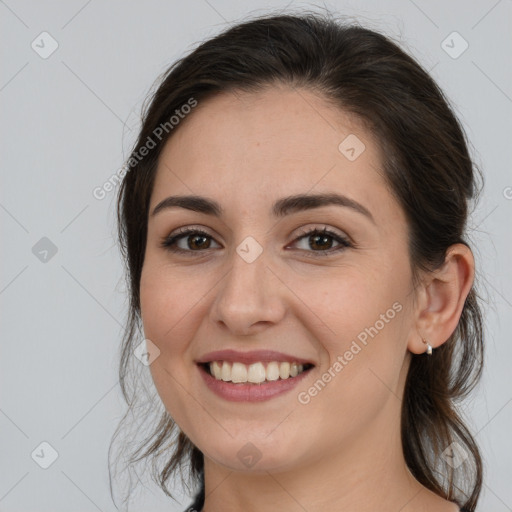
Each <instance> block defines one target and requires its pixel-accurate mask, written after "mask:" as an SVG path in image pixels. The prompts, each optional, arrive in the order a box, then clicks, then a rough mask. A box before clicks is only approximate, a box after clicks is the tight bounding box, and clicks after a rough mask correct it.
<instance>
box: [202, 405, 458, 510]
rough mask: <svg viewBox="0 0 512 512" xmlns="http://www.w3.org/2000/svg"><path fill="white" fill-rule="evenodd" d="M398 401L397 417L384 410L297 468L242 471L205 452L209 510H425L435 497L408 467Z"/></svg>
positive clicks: (206, 490) (206, 504)
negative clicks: (364, 427)
mask: <svg viewBox="0 0 512 512" xmlns="http://www.w3.org/2000/svg"><path fill="white" fill-rule="evenodd" d="M393 400H396V402H398V403H397V404H393V408H395V409H396V411H395V412H398V414H396V415H395V418H396V421H395V422H390V421H389V416H387V415H384V414H383V415H382V417H381V418H377V419H376V421H375V422H372V426H371V428H369V429H368V431H367V432H357V438H356V437H355V436H354V438H353V439H345V440H344V442H343V444H342V445H341V446H338V447H337V448H335V449H333V450H332V451H331V452H330V453H329V455H328V456H327V455H326V454H325V453H323V454H319V455H318V456H317V457H316V458H315V457H310V458H308V460H307V461H306V463H301V464H300V465H299V464H298V465H297V467H296V468H295V469H290V470H287V471H272V470H268V471H264V472H262V473H259V474H255V473H241V472H234V471H230V470H229V469H227V468H225V467H223V466H220V465H218V464H216V463H215V462H214V461H212V460H211V459H208V458H206V457H205V464H204V470H205V494H206V499H205V506H204V509H203V510H204V512H217V511H219V512H220V511H221V510H222V511H223V512H231V511H239V510H244V511H246V512H257V511H261V510H339V511H343V512H345V511H346V512H348V511H351V512H352V511H357V512H370V511H371V512H374V511H375V510H380V511H387V510H389V511H393V512H396V511H397V510H400V511H401V512H409V511H412V510H420V507H419V506H418V504H419V503H420V501H421V500H425V499H426V498H429V499H432V496H430V497H428V496H426V494H429V493H430V491H428V490H426V489H425V488H424V487H423V486H422V485H421V484H420V483H419V482H418V481H417V480H415V479H414V477H413V476H412V475H411V473H410V472H409V470H408V468H407V466H406V463H405V460H404V458H403V452H402V446H401V440H400V428H399V417H400V415H399V411H400V402H399V400H397V399H396V398H395V397H393ZM388 412H389V411H388ZM430 494H432V493H430ZM439 499H440V498H439ZM439 510H441V509H439ZM448 510H453V508H450V509H448Z"/></svg>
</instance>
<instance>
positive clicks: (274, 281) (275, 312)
mask: <svg viewBox="0 0 512 512" xmlns="http://www.w3.org/2000/svg"><path fill="white" fill-rule="evenodd" d="M264 254H265V253H264V252H263V253H262V254H261V255H260V256H259V257H258V258H257V259H256V260H255V261H252V262H251V263H248V262H247V261H245V260H244V259H243V258H242V257H241V256H240V255H239V254H238V253H237V252H235V251H234V252H233V257H232V265H231V268H230V269H229V270H228V271H227V274H225V276H224V278H222V279H221V280H220V283H219V284H218V287H216V288H215V289H216V290H217V295H216V297H215V299H214V302H213V304H212V306H211V311H210V319H211V320H212V321H213V322H214V323H216V324H217V325H218V326H220V327H221V328H222V329H224V330H226V331H229V332H230V333H231V334H233V335H242V336H247V335H250V334H256V333H258V332H260V331H262V330H264V329H268V328H269V327H271V326H272V325H274V324H277V323H278V322H279V321H281V320H282V318H283V317H284V316H285V313H286V305H285V300H286V299H285V296H284V295H285V293H286V291H285V290H286V286H285V285H284V284H283V282H282V281H281V280H280V279H278V277H277V276H276V273H275V271H273V270H271V269H270V268H269V267H268V266H267V261H266V258H265V257H264Z"/></svg>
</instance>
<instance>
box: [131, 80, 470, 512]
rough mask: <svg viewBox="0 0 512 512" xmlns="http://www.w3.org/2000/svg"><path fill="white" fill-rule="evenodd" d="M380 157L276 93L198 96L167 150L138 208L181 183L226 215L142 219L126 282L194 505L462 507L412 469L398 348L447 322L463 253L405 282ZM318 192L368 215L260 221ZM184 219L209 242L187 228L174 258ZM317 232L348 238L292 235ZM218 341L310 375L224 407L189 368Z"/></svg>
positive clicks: (405, 357) (290, 96) (168, 213)
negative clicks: (134, 296)
mask: <svg viewBox="0 0 512 512" xmlns="http://www.w3.org/2000/svg"><path fill="white" fill-rule="evenodd" d="M349 134H355V135H356V136H357V137H358V138H359V139H360V140H361V141H363V142H364V144H365V146H366V149H365V150H364V151H363V153H362V154H361V155H360V156H359V157H358V158H357V159H356V160H354V161H350V160H349V159H347V158H346V157H345V155H344V154H342V153H341V152H340V151H339V149H338V146H339V144H340V142H341V141H343V140H344V139H345V138H346V137H347V136H348V135H349ZM381 162H382V155H381V154H380V152H379V149H378V145H377V143H376V141H375V140H373V138H372V136H371V135H370V133H369V132H368V131H367V130H366V129H365V128H364V126H363V125H362V124H361V123H359V122H358V120H357V119H356V118H354V117H351V116H349V115H347V114H346V113H344V112H342V111H340V110H338V109H335V108H333V107H332V106H331V105H328V104H327V103H326V102H325V100H324V99H322V98H321V97H319V96H317V95H315V94H314V93H312V92H310V91H307V90H293V89H291V88H287V87H284V86H283V87H275V86H274V87H272V88H267V89H266V90H264V91H262V92H258V93H241V92H237V93H236V94H234V93H222V94H220V95H219V96H217V97H215V98H213V99H210V100H208V101H205V102H204V103H200V104H199V105H198V106H197V107H196V109H195V110H194V111H193V113H192V114H190V115H189V116H188V117H187V118H186V119H185V120H184V121H182V122H181V124H180V126H179V127H178V128H177V129H176V132H175V133H174V134H173V136H172V137H171V138H170V139H169V141H168V142H167V143H166V146H165V147H164V149H163V152H162V154H161V156H160V160H159V165H158V169H157V175H156V181H155V186H154V190H153V194H152V197H151V202H150V212H152V211H153V209H154V207H155V206H156V205H157V204H158V203H159V202H160V201H162V200H163V199H165V198H166V197H168V196H170V195H189V194H197V195H201V196H205V197H208V198H211V199H214V200H216V201H218V202H219V203H220V204H221V205H222V207H223V208H224V209H225V213H224V215H223V216H222V218H215V217H212V216H209V215H206V214H204V213H198V212H194V211H190V210H186V209H183V208H172V209H167V210H162V211H161V212H160V213H158V214H156V215H155V216H151V215H150V217H149V220H148V237H147V247H146V254H145V261H144V266H143V271H142V276H141V283H140V286H141V312H142V319H143V325H144V331H145V336H146V338H148V339H150V340H151V341H152V342H153V343H154V344H155V345H156V346H157V347H158V348H159V350H160V355H159V356H158V357H157V358H156V359H155V360H154V362H153V363H152V364H151V366H150V369H151V372H152V377H153V379H154V382H155V386H156V388H157V391H158V393H159V395H160V397H161V399H162V402H163V404H164V405H165V407H166V409H167V410H168V412H169V413H170V415H171V416H172V417H173V419H174V420H175V421H176V423H177V424H178V425H179V427H180V428H181V429H182V430H183V431H184V432H185V433H186V435H187V436H188V437H189V438H190V439H191V441H192V442H193V443H194V444H195V445H196V446H197V447H198V448H199V449H200V450H201V451H202V453H203V454H204V456H205V482H206V501H205V507H204V510H205V511H208V512H214V511H220V510H223V511H239V510H244V511H261V510H270V509H272V510H286V511H303V510H308V511H317V510H340V511H341V510H343V511H357V512H366V511H375V510H380V511H389V512H398V511H400V512H412V511H414V512H418V511H433V510H435V511H437V512H439V511H441V512H454V511H457V510H458V507H457V506H456V505H455V504H454V503H451V502H449V501H446V500H444V499H442V498H441V497H439V496H437V495H435V494H434V493H432V492H430V491H429V490H427V489H426V488H425V487H423V486H422V485H421V484H420V483H419V482H417V481H416V480H415V479H414V478H413V476H412V475H411V473H410V472H409V471H408V469H407V467H406V464H405V461H404V458H403V453H402V447H401V441H400V407H401V397H402V394H403V389H404V383H405V377H406V373H407V368H408V366H409V363H410V359H411V356H412V354H422V353H423V352H425V349H426V346H425V344H424V343H423V342H422V340H421V338H422V337H423V338H426V339H428V340H429V342H430V344H431V345H432V346H433V347H434V350H435V347H438V346H440V345H441V344H442V343H444V342H445V341H446V340H447V339H448V337H449V336H450V335H451V333H452V332H453V331H454V330H455V328H456V326H457V323H458V320H459V317H460V314H461V311H462V307H463V304H464V300H465V297H466V296H467V294H468V292H469V290H470V288H471V284H472V282H473V277H474V260H473V257H472V254H471V251H470V250H469V249H467V248H466V247H465V246H463V245H461V244H457V245H454V246H452V247H451V248H450V250H449V251H448V255H447V258H446V262H445V265H444V266H443V267H442V268H441V269H440V270H439V271H436V272H435V273H430V274H426V275H423V276H422V282H421V284H420V285H419V286H416V287H414V286H413V281H412V274H411V268H410V261H409V254H408V249H407V231H406V228H407V224H406V220H405V216H404V213H403V211H402V209H401V207H400V205H399V204H398V203H397V202H396V201H395V200H394V198H393V197H392V195H391V194H390V192H389V190H388V188H387V187H386V184H385V182H384V179H383V176H382V171H381V170H380V169H381ZM320 192H327V193H329V192H338V193H341V194H344V195H347V196H349V197H350V198H352V199H354V200H356V201H358V202H359V203H361V204H362V205H364V206H365V207H366V208H367V209H368V210H370V212H371V214H372V216H373V219H374V222H372V221H371V220H369V219H368V218H367V217H365V216H364V215H362V214H361V213H358V212H356V211H354V210H352V209H350V208H347V207H340V206H333V205H330V206H323V207H321V208H317V209H314V210H309V211H304V212H296V213H293V214H291V215H288V216H286V217H284V218H280V219H276V218H275V217H273V216H272V215H271V211H270V209H271V205H272V204H273V202H274V201H275V200H277V199H279V198H282V197H284V196H289V195H293V194H301V193H309V194H313V193H320ZM186 226H192V227H200V228H202V229H204V230H206V231H207V232H208V233H209V235H210V236H211V237H212V238H211V239H208V238H207V239H206V241H205V240H201V239H199V240H198V241H197V240H196V245H194V237H193V236H192V237H191V236H189V237H188V238H187V237H186V236H185V237H184V238H182V239H181V241H180V242H178V243H179V247H181V248H182V249H184V250H188V251H189V253H187V254H183V255H181V254H176V253H172V252H170V251H168V250H166V249H165V248H162V247H161V242H162V240H163V239H164V238H165V237H167V236H168V235H170V234H172V233H175V232H176V230H177V228H180V227H186ZM324 227H327V228H328V229H331V230H333V231H335V232H336V233H339V234H341V235H342V236H345V237H348V238H349V239H350V240H351V241H353V242H354V243H355V245H354V247H348V248H345V249H343V250H341V251H338V252H332V250H333V249H334V248H336V247H339V244H338V243H337V242H336V241H335V240H334V239H328V243H327V245H324V246H322V245H321V244H320V251H322V250H323V251H326V250H328V249H330V250H331V254H330V255H328V256H322V255H317V254H318V252H319V250H318V245H315V244H314V240H312V238H311V237H308V236H306V237H303V238H301V239H298V237H299V236H301V234H302V231H305V229H303V228H307V229H310V228H319V229H323V228H324ZM301 230H302V231H301ZM247 236H251V237H253V238H254V239H255V240H256V241H257V242H258V243H259V244H260V245H261V247H262V249H263V252H262V253H261V255H260V256H259V257H258V258H257V259H256V260H255V261H253V262H252V263H248V262H247V261H245V260H244V259H243V258H241V257H240V255H239V254H238V253H237V252H236V248H237V246H239V245H240V243H241V242H242V241H243V240H244V239H245V238H246V237H247ZM187 242H188V243H187ZM189 244H190V245H189ZM197 247H199V249H197ZM315 248H316V249H317V250H316V252H315ZM315 255H317V256H316V257H315ZM396 302H398V303H399V304H400V305H401V306H402V309H401V311H400V312H399V313H396V315H395V316H394V318H393V319H392V320H389V321H388V322H387V323H386V324H385V326H384V327H383V328H382V329H380V330H379V332H378V334H377V335H376V336H375V337H373V338H369V341H368V343H367V345H366V346H363V348H362V350H361V351H360V352H359V353H358V354H357V355H356V356H354V357H353V359H352V360H351V361H349V362H348V364H347V365H346V366H344V368H343V370H342V371H340V372H338V373H337V374H336V377H335V378H333V379H332V380H331V381H330V382H329V383H328V384H327V385H326V386H325V387H324V388H323V389H322V390H321V392H319V393H318V394H317V395H316V396H314V397H313V398H312V399H311V400H310V402H309V403H307V404H301V403H299V401H298V398H297V397H298V393H299V392H303V391H307V390H308V388H310V387H311V386H312V385H313V384H314V383H315V382H316V381H317V380H318V379H319V378H321V376H322V374H324V373H325V372H327V371H328V370H329V368H332V367H333V364H334V363H335V361H336V360H337V357H338V356H339V355H343V354H344V353H345V352H346V351H347V350H348V349H349V348H350V346H351V343H352V342H353V340H355V339H357V335H358V334H359V333H361V332H362V331H364V329H365V328H366V327H370V326H374V325H375V323H376V321H377V320H378V319H379V318H380V315H381V314H385V313H386V311H387V310H389V309H390V308H391V307H392V305H393V304H394V303H396ZM227 348H231V349H235V350H239V351H249V350H254V349H271V350H272V349H273V350H278V351H281V352H285V353H290V354H293V355H296V356H297V357H302V358H305V359H308V360H311V361H313V362H314V364H315V368H314V369H313V370H312V371H311V372H310V373H309V375H307V376H306V378H305V379H304V380H303V381H302V383H301V384H300V385H299V386H298V388H296V389H294V390H292V391H290V392H288V393H286V394H284V395H281V396H279V397H276V398H273V399H272V400H270V401H266V402H260V403H245V402H243V403H240V402H238V403H235V402H230V401H226V400H224V399H222V398H220V397H217V396H216V395H214V394H213V393H212V392H211V391H210V390H209V389H208V388H207V387H206V386H205V384H204V383H203V380H202V378H201V376H200V374H199V370H198V368H197V366H196V364H195V362H194V361H195V360H196V359H198V358H199V357H200V356H202V355H203V354H206V353H207V352H210V351H212V350H221V349H227ZM419 357H428V356H427V355H422V356H419ZM249 442H250V443H252V444H253V445H254V446H255V447H256V450H257V452H258V453H259V454H260V455H261V458H260V460H259V461H258V462H257V463H256V464H255V465H254V466H252V467H250V468H248V467H246V466H245V465H244V464H243V462H242V461H241V460H240V459H239V457H238V456H237V453H238V452H239V450H240V449H241V448H242V447H244V446H245V445H246V444H247V443H249Z"/></svg>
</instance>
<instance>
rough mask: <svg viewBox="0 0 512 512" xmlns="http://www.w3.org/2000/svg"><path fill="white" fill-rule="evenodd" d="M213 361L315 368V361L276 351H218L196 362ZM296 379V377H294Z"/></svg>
mask: <svg viewBox="0 0 512 512" xmlns="http://www.w3.org/2000/svg"><path fill="white" fill-rule="evenodd" d="M213 361H227V362H229V363H244V364H252V363H258V362H261V363H270V362H271V361H278V362H280V363H286V362H289V363H297V364H311V365H313V366H315V364H314V363H313V361H309V360H307V359H302V358H300V357H296V356H293V355H291V354H283V353H282V352H276V351H274V350H251V351H249V352H240V351H238V350H217V351H215V352H209V353H208V354H205V355H204V356H202V357H201V358H200V359H197V360H196V361H195V362H196V363H197V364H205V363H211V362H213ZM294 378H296V377H294Z"/></svg>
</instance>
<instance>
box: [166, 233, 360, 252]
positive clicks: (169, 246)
mask: <svg viewBox="0 0 512 512" xmlns="http://www.w3.org/2000/svg"><path fill="white" fill-rule="evenodd" d="M317 234H318V235H324V236H329V237H331V238H333V239H334V240H335V241H336V242H338V243H339V244H340V246H339V247H335V248H331V249H327V250H325V251H322V250H320V251H308V250H305V249H300V250H304V251H306V252H310V253H313V254H312V255H311V256H312V257H314V258H316V257H317V256H319V257H322V256H330V255H332V254H333V253H338V252H340V251H343V250H345V249H346V248H348V247H354V244H353V243H351V242H349V240H348V239H346V238H344V237H342V236H341V235H339V234H337V233H334V232H333V231H330V230H329V229H327V228H324V229H317V228H313V229H310V230H306V231H304V232H302V233H301V234H300V235H299V236H298V237H297V238H295V240H294V242H297V241H298V240H301V239H302V238H307V237H310V236H312V235H317ZM187 235H188V236H190V235H200V236H204V237H208V238H211V239H213V237H212V236H211V235H210V234H209V233H207V232H206V231H203V230H202V229H199V228H182V229H180V230H179V231H178V232H177V233H175V234H173V235H170V236H168V237H165V238H164V239H163V241H162V243H161V247H163V248H164V249H166V250H168V251H171V252H174V253H181V254H185V253H189V254H187V256H193V254H190V253H199V252H204V250H206V251H207V250H209V249H204V250H197V251H194V250H190V249H188V250H187V249H180V248H177V247H176V242H177V241H178V240H180V239H181V238H185V237H186V236H187Z"/></svg>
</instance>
